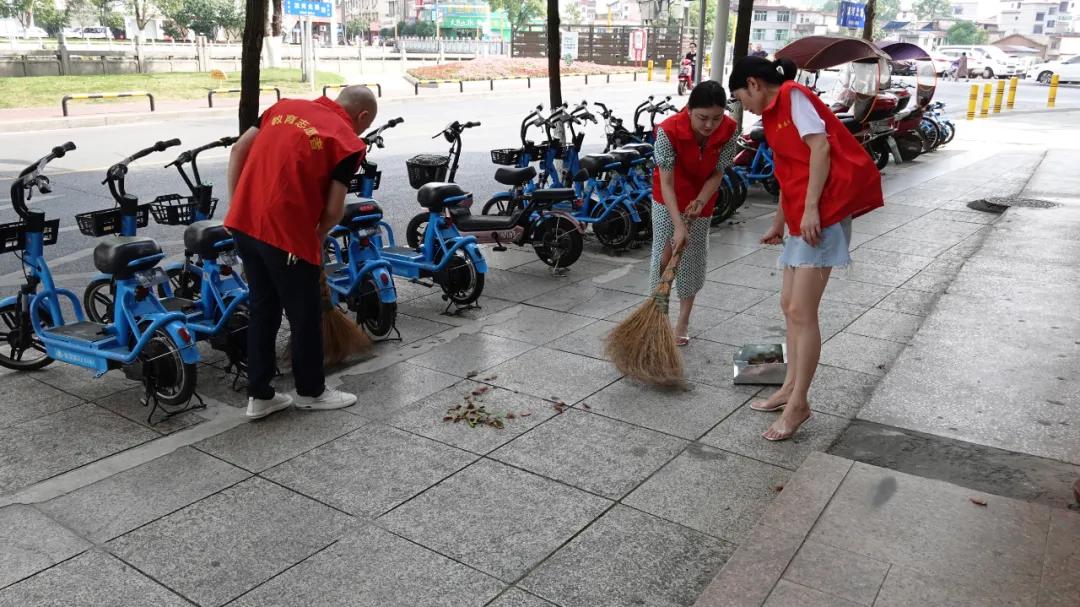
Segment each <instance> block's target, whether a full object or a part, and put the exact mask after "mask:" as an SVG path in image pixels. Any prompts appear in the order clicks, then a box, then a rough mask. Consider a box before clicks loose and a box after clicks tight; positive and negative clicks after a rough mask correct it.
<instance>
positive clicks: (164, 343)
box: [139, 329, 198, 407]
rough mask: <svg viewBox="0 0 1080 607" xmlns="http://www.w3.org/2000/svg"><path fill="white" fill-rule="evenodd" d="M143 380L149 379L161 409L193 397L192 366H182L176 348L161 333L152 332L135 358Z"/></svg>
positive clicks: (170, 338)
mask: <svg viewBox="0 0 1080 607" xmlns="http://www.w3.org/2000/svg"><path fill="white" fill-rule="evenodd" d="M139 359H140V360H141V361H142V365H143V373H144V376H146V375H149V376H150V377H152V381H153V385H154V397H155V398H157V401H158V403H159V404H160V405H162V406H163V407H176V406H179V405H183V404H185V403H187V402H188V401H189V400H191V395H192V394H194V393H195V382H196V375H197V367H198V365H196V364H188V363H185V362H184V360H183V359H182V358H181V357H180V348H178V347H177V345H176V343H175V342H173V340H172V337H170V336H169V334H168V333H166V332H165V331H164V330H162V329H158V330H157V331H154V334H153V335H152V336H151V337H150V341H148V342H146V346H144V347H143V349H142V352H141V353H140V354H139Z"/></svg>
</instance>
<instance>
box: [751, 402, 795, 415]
mask: <svg viewBox="0 0 1080 607" xmlns="http://www.w3.org/2000/svg"><path fill="white" fill-rule="evenodd" d="M766 402H768V401H764V400H755V401H754V402H752V403H750V408H751V409H753V410H754V411H761V412H762V413H773V412H776V411H783V410H784V407H786V406H787V403H780V404H779V405H776V406H775V407H759V406H757V405H758V404H759V403H760V404H765V403H766Z"/></svg>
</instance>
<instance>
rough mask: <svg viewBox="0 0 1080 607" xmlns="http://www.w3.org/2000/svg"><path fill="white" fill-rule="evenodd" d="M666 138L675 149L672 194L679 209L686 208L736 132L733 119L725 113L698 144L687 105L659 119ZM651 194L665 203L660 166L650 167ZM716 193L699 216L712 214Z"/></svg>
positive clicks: (714, 169) (699, 190)
mask: <svg viewBox="0 0 1080 607" xmlns="http://www.w3.org/2000/svg"><path fill="white" fill-rule="evenodd" d="M660 128H661V129H664V134H665V135H667V138H668V141H670V142H671V146H672V147H673V148H674V149H675V198H676V199H677V200H676V204H678V205H679V211H680V212H685V211H686V208H687V207H688V206H690V203H691V202H693V201H694V198H696V197H697V195H698V194H700V193H701V188H702V187H703V186H704V185H705V182H706V181H707V180H708V179H709V177H711V176H712V175H713V173H715V172H716V164H717V163H718V162H720V150H722V149H723V147H724V144H725V143H727V141H728V140H729V139H731V137H732V136H733V135H734V134H735V121H734V120H732V119H731V118H730V117H728V116H724V120H723V122H721V123H720V126H718V127H717V128H716V130H715V131H713V132H712V134H710V135H709V139H708V140H707V141H706V142H705V145H704V146H700V145H698V142H697V139H696V138H695V137H694V131H693V129H692V128H691V126H690V112H689V110H687V109H683V111H681V112H679V113H678V114H675V115H674V116H671V117H669V118H668V119H667V120H664V121H663V122H661V123H660ZM652 193H653V198H655V199H656V201H657V202H659V203H660V204H664V193H663V191H661V188H660V167H656V168H655V169H653V190H652ZM716 198H717V193H716V192H714V193H713V195H712V198H710V199H709V202H708V203H707V204H706V205H705V208H704V209H702V211H701V214H700V215H699V217H712V212H713V207H714V206H715V205H716Z"/></svg>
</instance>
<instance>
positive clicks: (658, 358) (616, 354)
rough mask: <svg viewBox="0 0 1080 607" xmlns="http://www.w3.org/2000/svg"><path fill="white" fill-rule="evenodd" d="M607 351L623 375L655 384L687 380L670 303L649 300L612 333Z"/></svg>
mask: <svg viewBox="0 0 1080 607" xmlns="http://www.w3.org/2000/svg"><path fill="white" fill-rule="evenodd" d="M604 350H605V352H607V355H608V357H609V358H611V362H612V363H614V364H615V368H616V369H618V370H619V372H620V373H622V374H623V375H625V376H627V377H630V378H632V379H636V380H638V381H640V382H642V383H646V384H651V385H654V386H665V387H673V386H679V385H681V384H682V382H683V373H684V370H683V359H682V355H681V354H680V353H679V349H678V347H677V346H676V345H675V336H674V334H673V333H672V331H671V324H670V322H668V315H667V306H666V305H663V304H662V303H661V302H660V301H659V300H658V299H657V298H656V297H650V298H648V299H646V300H645V302H644V303H642V304H641V305H640V306H638V309H637V310H634V313H633V314H631V315H630V316H628V317H627V318H626V319H625V320H623V321H622V322H621V323H619V324H618V326H616V327H615V328H614V329H612V331H611V333H609V334H608V336H607V340H606V343H605V348H604Z"/></svg>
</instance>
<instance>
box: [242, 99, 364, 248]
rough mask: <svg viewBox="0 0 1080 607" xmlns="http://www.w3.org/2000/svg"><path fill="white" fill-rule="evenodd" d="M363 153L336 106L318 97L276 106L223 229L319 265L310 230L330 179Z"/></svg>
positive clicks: (316, 240) (261, 127)
mask: <svg viewBox="0 0 1080 607" xmlns="http://www.w3.org/2000/svg"><path fill="white" fill-rule="evenodd" d="M364 149H365V146H364V142H363V141H361V140H360V138H359V137H357V136H356V133H355V132H354V131H353V126H352V120H350V119H349V115H348V114H346V113H345V110H344V109H342V108H341V106H340V105H338V104H337V103H336V102H334V101H332V100H330V99H327V98H325V97H320V98H319V99H316V100H315V101H307V100H304V99H284V100H282V101H279V102H277V103H275V104H274V105H273V106H271V107H270V109H268V110H266V113H264V114H263V118H262V122H261V123H260V124H259V133H258V135H256V136H255V142H254V144H252V147H251V152H250V153H249V154H248V157H247V161H246V162H245V163H244V169H243V172H242V173H241V174H240V180H239V182H238V183H237V185H236V191H235V192H233V196H232V202H230V204H229V214H228V215H227V216H226V217H225V227H227V228H229V229H234V230H238V231H240V232H243V233H244V234H247V235H248V236H251V237H252V238H255V239H257V240H261V241H263V242H265V243H267V244H270V245H273V246H275V247H277V248H279V249H281V250H283V251H287V252H289V253H292V254H293V255H296V256H297V257H299V258H300V259H303V260H304V261H307V262H308V263H312V264H315V265H319V264H320V263H322V243H321V242H319V237H318V235H317V234H316V232H315V230H316V228H317V227H318V225H319V218H320V217H321V216H322V213H323V209H325V208H326V196H327V193H328V192H329V189H330V174H331V173H332V172H333V170H334V167H336V166H337V165H338V164H339V163H340V162H341V161H342V160H344V159H345V158H346V157H347V156H349V155H351V154H355V153H357V152H363V151H364Z"/></svg>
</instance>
